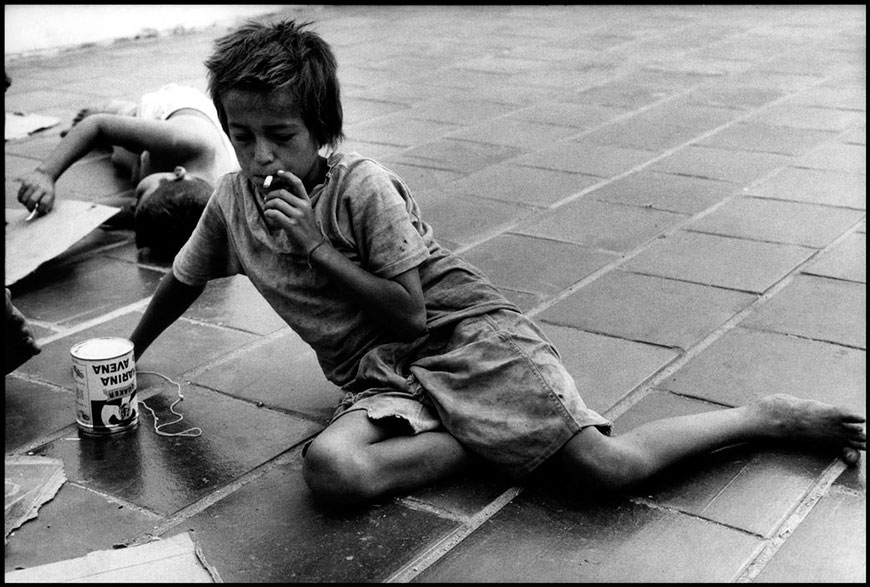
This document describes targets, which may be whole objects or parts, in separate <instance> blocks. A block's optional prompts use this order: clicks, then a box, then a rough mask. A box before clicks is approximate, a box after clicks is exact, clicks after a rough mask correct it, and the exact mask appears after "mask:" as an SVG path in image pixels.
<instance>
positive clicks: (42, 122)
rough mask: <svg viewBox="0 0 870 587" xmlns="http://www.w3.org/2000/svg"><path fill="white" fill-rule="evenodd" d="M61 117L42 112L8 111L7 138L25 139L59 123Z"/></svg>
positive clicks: (9, 139)
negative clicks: (42, 113)
mask: <svg viewBox="0 0 870 587" xmlns="http://www.w3.org/2000/svg"><path fill="white" fill-rule="evenodd" d="M59 122H60V118H55V117H54V116H42V115H41V114H25V113H23V112H7V113H6V133H5V134H6V140H7V141H13V140H15V139H23V138H24V137H26V136H27V135H29V134H32V133H35V132H36V131H38V130H42V129H44V128H51V127H52V126H54V125H56V124H58V123H59Z"/></svg>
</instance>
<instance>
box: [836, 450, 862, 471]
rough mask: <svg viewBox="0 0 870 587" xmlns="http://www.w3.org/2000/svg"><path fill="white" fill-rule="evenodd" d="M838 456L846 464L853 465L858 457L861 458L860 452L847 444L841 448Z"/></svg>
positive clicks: (856, 462)
mask: <svg viewBox="0 0 870 587" xmlns="http://www.w3.org/2000/svg"><path fill="white" fill-rule="evenodd" d="M840 457H841V458H842V459H843V462H845V463H846V464H847V465H849V466H855V465H856V464H858V459H860V458H861V453H859V452H858V451H857V450H856V449H854V448H850V447H848V446H847V447H845V448H843V450H842V452H841V453H840Z"/></svg>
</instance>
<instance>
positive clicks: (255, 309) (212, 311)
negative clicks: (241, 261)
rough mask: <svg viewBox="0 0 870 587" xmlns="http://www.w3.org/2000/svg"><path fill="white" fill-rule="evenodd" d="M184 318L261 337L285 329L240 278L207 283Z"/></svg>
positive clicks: (280, 321) (264, 302) (273, 312)
mask: <svg viewBox="0 0 870 587" xmlns="http://www.w3.org/2000/svg"><path fill="white" fill-rule="evenodd" d="M185 316H186V317H188V318H191V319H194V320H200V321H202V322H207V323H209V324H216V325H218V326H226V327H228V328H234V329H237V330H243V331H245V332H251V333H254V334H261V335H266V334H269V333H272V332H275V331H276V330H281V329H282V328H287V323H286V322H284V320H283V319H281V317H280V316H278V314H277V313H276V312H275V310H273V309H272V307H271V306H270V305H269V304H268V302H266V300H265V299H264V298H263V296H261V295H260V294H259V292H257V290H256V288H255V287H254V286H253V284H251V280H250V279H248V278H247V277H245V276H243V275H236V276H233V277H227V278H224V279H216V280H213V281H210V282H209V283H208V285H206V287H205V291H203V293H202V295H200V296H199V298H197V300H196V301H195V302H194V303H193V305H191V306H190V308H189V309H188V310H187V311H186V312H185Z"/></svg>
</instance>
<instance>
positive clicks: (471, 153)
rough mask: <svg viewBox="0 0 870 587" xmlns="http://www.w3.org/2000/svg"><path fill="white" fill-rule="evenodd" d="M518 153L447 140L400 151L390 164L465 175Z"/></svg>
mask: <svg viewBox="0 0 870 587" xmlns="http://www.w3.org/2000/svg"><path fill="white" fill-rule="evenodd" d="M520 152H522V151H521V150H520V149H518V148H516V147H512V146H510V145H501V144H486V143H476V142H470V141H461V140H452V139H450V138H448V139H441V140H437V141H432V142H430V143H424V144H422V145H419V146H417V147H412V148H410V149H408V150H406V151H402V152H401V153H399V154H398V155H396V156H394V157H392V158H391V161H396V162H398V163H406V164H408V165H419V166H421V167H434V168H435V169H446V170H448V171H455V172H457V173H463V174H467V173H473V172H475V171H480V170H481V169H483V168H485V167H488V166H489V165H492V164H493V163H498V162H500V161H504V160H506V159H510V158H512V157H514V156H516V155H517V154H518V153H520Z"/></svg>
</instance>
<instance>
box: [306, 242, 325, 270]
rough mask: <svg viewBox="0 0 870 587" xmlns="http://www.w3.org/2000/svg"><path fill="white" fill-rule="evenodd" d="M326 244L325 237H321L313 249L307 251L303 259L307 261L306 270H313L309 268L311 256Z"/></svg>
mask: <svg viewBox="0 0 870 587" xmlns="http://www.w3.org/2000/svg"><path fill="white" fill-rule="evenodd" d="M328 242H329V240H328V239H327V238H326V237H325V236H321V237H320V240H319V241H317V243H316V244H315V245H314V246H313V247H311V248H310V249H308V252H307V253H306V255H305V258H306V260H307V261H308V268H309V269H313V267H312V266H311V259H312V256H313V255H314V253H315V252H316V251H317V250H318V249H320V248H321V247H323V245H325V244H326V243H328Z"/></svg>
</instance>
